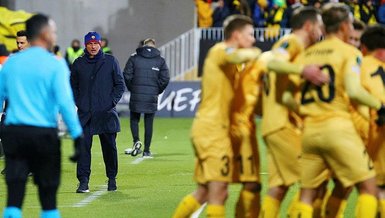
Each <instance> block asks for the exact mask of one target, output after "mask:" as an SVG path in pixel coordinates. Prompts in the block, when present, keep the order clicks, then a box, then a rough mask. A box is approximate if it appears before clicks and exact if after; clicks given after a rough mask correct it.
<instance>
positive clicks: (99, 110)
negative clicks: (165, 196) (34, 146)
mask: <svg viewBox="0 0 385 218" xmlns="http://www.w3.org/2000/svg"><path fill="white" fill-rule="evenodd" d="M84 42H85V46H86V49H85V50H84V55H83V56H81V57H79V58H77V59H76V60H75V62H74V63H73V65H72V69H71V85H72V89H73V93H74V97H75V102H76V106H77V108H78V115H79V119H80V123H81V125H82V127H83V130H84V144H83V145H84V149H85V150H86V152H84V155H82V156H81V157H80V159H79V161H78V163H77V178H78V180H79V182H80V184H79V187H78V189H77V190H76V192H77V193H84V192H89V189H88V181H89V178H90V174H91V168H90V167H91V146H92V136H93V135H99V139H100V143H101V145H102V152H103V159H104V163H105V165H106V174H107V177H108V179H109V180H108V188H107V189H108V191H115V190H116V181H115V178H116V175H117V172H118V157H117V149H116V134H117V132H119V131H120V123H119V117H118V113H117V112H116V108H115V107H116V104H117V103H118V102H119V100H120V98H121V97H122V95H123V92H124V78H123V74H122V72H121V70H120V67H119V63H118V61H117V59H116V58H115V57H114V56H112V55H109V54H104V53H103V51H102V50H101V36H100V35H99V34H98V33H97V32H89V33H88V34H87V35H86V36H85V37H84Z"/></svg>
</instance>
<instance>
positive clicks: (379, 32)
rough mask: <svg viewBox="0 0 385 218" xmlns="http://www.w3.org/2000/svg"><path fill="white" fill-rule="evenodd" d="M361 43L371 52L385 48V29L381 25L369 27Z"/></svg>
mask: <svg viewBox="0 0 385 218" xmlns="http://www.w3.org/2000/svg"><path fill="white" fill-rule="evenodd" d="M361 43H362V45H364V46H366V48H368V50H369V51H373V50H376V49H378V48H385V27H383V26H381V25H373V26H369V27H368V28H366V30H365V32H364V33H363V34H362V36H361Z"/></svg>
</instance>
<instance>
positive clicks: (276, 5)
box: [265, 0, 286, 39]
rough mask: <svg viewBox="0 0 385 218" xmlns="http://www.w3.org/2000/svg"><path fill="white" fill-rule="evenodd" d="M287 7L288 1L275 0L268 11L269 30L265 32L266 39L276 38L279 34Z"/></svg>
mask: <svg viewBox="0 0 385 218" xmlns="http://www.w3.org/2000/svg"><path fill="white" fill-rule="evenodd" d="M285 9H286V2H285V1H284V0H274V1H273V6H272V8H271V9H270V10H269V12H268V17H267V20H266V22H267V30H266V33H265V38H266V39H275V38H276V37H278V35H279V30H280V28H281V21H282V19H283V14H284V12H285Z"/></svg>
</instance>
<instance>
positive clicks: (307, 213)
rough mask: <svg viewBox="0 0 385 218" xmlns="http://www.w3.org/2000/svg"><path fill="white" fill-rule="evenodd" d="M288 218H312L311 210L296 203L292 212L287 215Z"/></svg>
mask: <svg viewBox="0 0 385 218" xmlns="http://www.w3.org/2000/svg"><path fill="white" fill-rule="evenodd" d="M289 217H290V218H299V217H300V218H312V217H313V208H312V206H310V205H308V204H304V203H302V202H297V203H296V204H295V206H294V208H293V210H292V211H290V213H289Z"/></svg>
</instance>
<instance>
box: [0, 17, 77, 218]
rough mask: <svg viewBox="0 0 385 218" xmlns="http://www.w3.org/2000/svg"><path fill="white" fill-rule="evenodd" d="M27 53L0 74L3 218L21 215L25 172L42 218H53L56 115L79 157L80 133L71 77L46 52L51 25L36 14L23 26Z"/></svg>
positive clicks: (51, 43) (11, 60) (57, 164)
mask: <svg viewBox="0 0 385 218" xmlns="http://www.w3.org/2000/svg"><path fill="white" fill-rule="evenodd" d="M26 31H27V37H28V39H29V40H30V42H31V46H32V47H30V48H28V49H26V50H24V51H22V52H19V53H17V54H15V55H12V56H11V57H10V58H9V59H8V60H7V62H6V63H5V64H4V67H3V69H2V71H1V72H0V105H2V104H3V102H4V100H5V99H7V100H8V108H7V116H6V118H5V126H4V127H3V128H4V130H3V131H2V133H1V134H2V141H3V145H4V152H5V165H6V173H5V180H6V184H7V192H8V196H7V207H6V208H5V210H4V213H3V216H4V217H11V218H18V217H21V216H22V212H21V207H22V202H23V198H24V194H25V186H26V181H27V177H28V173H29V172H32V173H33V179H34V182H35V184H36V185H37V186H38V194H39V199H40V203H41V206H42V212H41V217H43V218H58V217H60V214H59V211H58V210H57V208H56V194H57V190H58V187H59V183H60V171H61V152H60V140H59V138H58V132H57V117H58V113H59V112H60V113H61V114H62V116H63V119H64V121H65V123H66V125H67V127H68V129H69V133H70V135H71V137H72V138H73V139H75V148H76V150H75V151H76V153H75V155H74V156H72V160H73V161H76V160H77V157H78V156H79V155H80V154H79V152H80V150H79V149H80V146H79V145H80V144H81V140H82V129H81V126H80V123H79V120H78V117H77V115H76V110H75V103H74V100H73V95H72V91H71V86H70V72H69V70H68V67H67V65H66V63H65V61H64V59H62V60H59V59H58V58H56V57H55V56H54V55H53V54H52V53H50V52H49V50H50V49H51V48H52V47H53V46H54V45H55V41H56V25H55V23H54V21H53V20H51V19H49V18H48V17H47V16H45V15H42V14H36V15H34V16H32V17H31V18H30V19H29V20H27V21H26Z"/></svg>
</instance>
